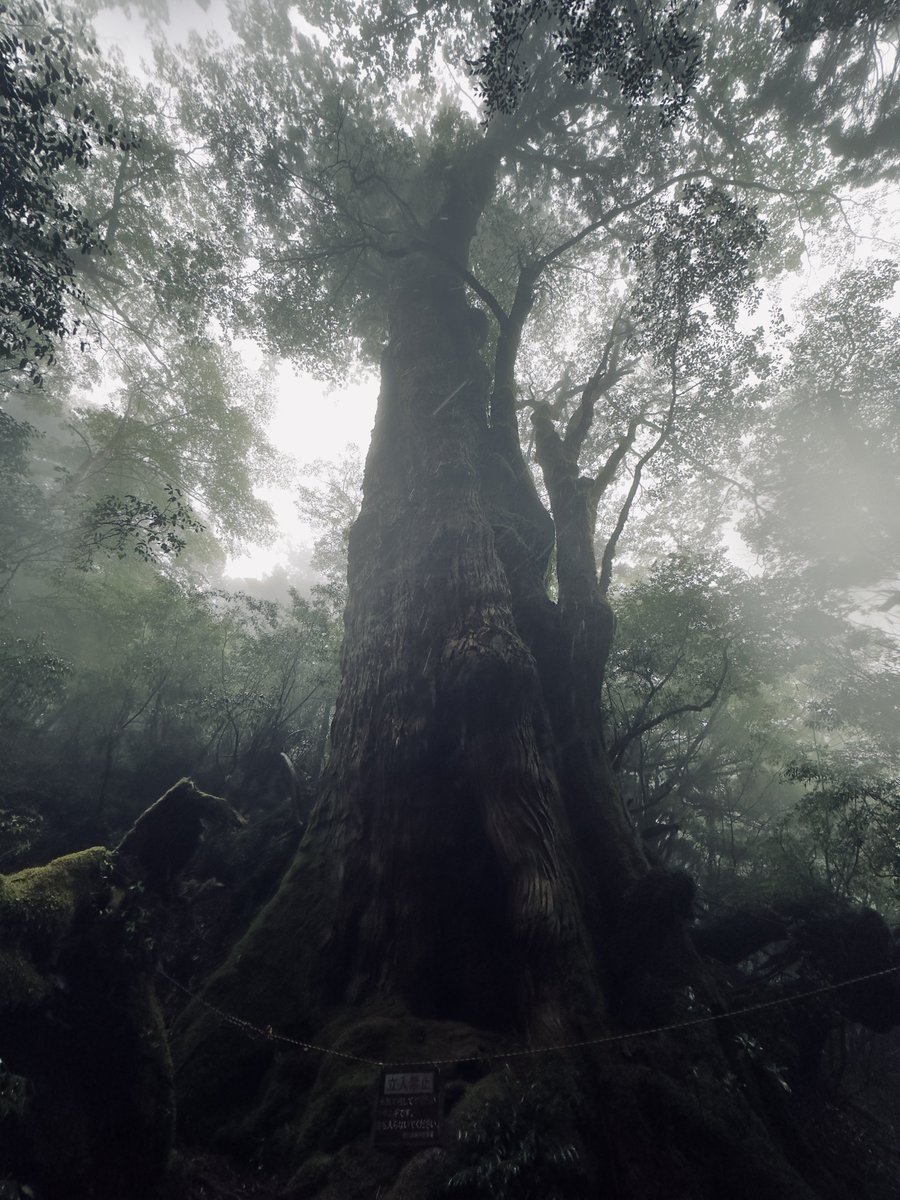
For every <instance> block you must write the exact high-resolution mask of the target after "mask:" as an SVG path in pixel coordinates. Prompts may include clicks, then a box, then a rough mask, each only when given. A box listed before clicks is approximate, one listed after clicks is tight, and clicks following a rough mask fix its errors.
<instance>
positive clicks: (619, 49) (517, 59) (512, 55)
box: [472, 0, 702, 125]
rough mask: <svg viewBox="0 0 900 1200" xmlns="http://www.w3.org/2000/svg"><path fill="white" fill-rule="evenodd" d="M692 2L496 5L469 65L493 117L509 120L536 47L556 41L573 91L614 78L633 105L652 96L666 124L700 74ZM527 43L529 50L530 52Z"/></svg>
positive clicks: (545, 0) (577, 0)
mask: <svg viewBox="0 0 900 1200" xmlns="http://www.w3.org/2000/svg"><path fill="white" fill-rule="evenodd" d="M696 8H697V4H696V2H695V0H666V3H665V4H662V5H659V6H657V5H643V6H638V5H636V4H633V3H628V2H623V0H603V2H602V3H599V4H590V5H588V4H585V3H584V2H583V0H494V3H493V4H492V6H491V37H490V41H489V43H488V45H487V46H486V47H485V49H484V50H483V51H482V53H481V55H480V56H479V57H478V58H477V59H475V60H474V62H473V64H472V66H473V69H474V72H475V75H476V78H477V79H478V81H479V86H480V89H481V92H482V94H483V96H484V98H485V100H486V102H487V107H488V112H491V113H493V112H501V113H512V112H514V111H515V109H516V106H517V104H518V103H519V101H520V100H521V97H522V95H523V93H524V92H525V91H526V90H527V89H528V87H529V86H530V85H531V83H532V80H533V72H534V68H529V67H526V66H525V65H524V62H523V60H524V61H529V60H530V59H532V58H533V57H534V42H535V41H536V40H543V39H544V38H546V37H548V35H549V37H551V38H552V40H553V43H554V45H555V49H556V53H557V54H558V56H559V59H560V61H561V62H562V64H563V67H564V69H565V73H566V76H567V78H568V79H569V80H571V82H572V83H573V84H576V85H584V84H586V83H587V82H588V81H589V80H590V79H591V77H592V76H594V75H596V74H598V73H601V72H602V73H605V74H608V75H611V76H612V77H613V78H614V79H615V80H616V82H617V83H618V84H619V87H620V88H621V91H622V95H623V96H624V97H625V98H626V99H627V100H628V101H629V102H630V103H631V104H638V103H641V102H646V101H648V100H650V99H651V98H652V97H653V96H654V93H655V92H659V93H661V96H660V98H659V100H658V103H659V110H660V118H661V120H662V122H663V124H665V125H668V124H671V123H673V122H674V121H675V120H677V118H678V117H679V116H680V115H681V114H682V113H683V111H684V109H685V107H686V105H687V103H688V98H689V96H690V93H691V90H692V89H693V87H694V86H695V84H696V82H697V79H698V76H699V74H700V70H701V64H702V57H701V40H700V36H699V34H698V32H697V31H696V29H694V28H693V27H692V20H691V18H692V16H693V14H694V12H695V10H696ZM526 43H527V50H526Z"/></svg>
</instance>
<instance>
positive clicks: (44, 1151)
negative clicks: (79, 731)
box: [0, 847, 174, 1200]
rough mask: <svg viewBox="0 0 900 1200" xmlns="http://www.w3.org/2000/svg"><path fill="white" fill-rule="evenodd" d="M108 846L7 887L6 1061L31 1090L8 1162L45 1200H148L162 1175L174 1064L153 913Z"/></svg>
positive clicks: (8, 1132) (0, 1026) (2, 918)
mask: <svg viewBox="0 0 900 1200" xmlns="http://www.w3.org/2000/svg"><path fill="white" fill-rule="evenodd" d="M118 884H119V881H117V878H116V866H115V856H114V855H112V854H111V853H110V852H109V851H108V850H106V849H105V848H102V847H96V848H94V849H91V850H84V851H81V852H79V853H77V854H70V855H67V856H65V857H64V858H60V859H56V860H54V861H53V862H51V863H49V864H48V865H47V866H44V867H33V868H30V869H28V870H25V871H21V872H19V873H18V874H15V875H11V876H6V877H0V1021H2V1023H0V1058H2V1059H3V1062H4V1064H5V1066H6V1068H7V1069H8V1070H9V1071H10V1072H13V1073H15V1074H16V1075H17V1076H19V1077H20V1078H22V1079H23V1080H25V1081H26V1087H25V1091H24V1096H25V1098H24V1102H23V1103H22V1104H21V1105H20V1106H19V1110H18V1111H16V1112H15V1113H8V1114H7V1115H6V1117H5V1119H4V1120H3V1122H2V1123H0V1159H3V1160H4V1161H5V1162H8V1163H9V1164H10V1170H11V1171H12V1172H13V1173H14V1176H15V1177H16V1178H18V1179H20V1180H22V1181H23V1182H27V1183H29V1184H33V1185H34V1186H36V1187H37V1188H38V1189H39V1191H40V1194H41V1195H42V1196H44V1197H47V1200H54V1198H56V1197H66V1198H67V1200H68V1198H71V1197H72V1196H76V1195H77V1196H79V1197H86V1198H87V1197H94V1198H97V1200H101V1198H103V1200H106V1198H108V1200H113V1198H115V1200H123V1198H124V1197H128V1198H129V1200H140V1198H141V1197H144V1196H150V1195H151V1194H152V1193H153V1191H154V1189H155V1187H156V1185H157V1184H158V1182H159V1180H160V1178H161V1177H162V1174H163V1172H164V1171H165V1167H166V1163H167V1160H168V1156H169V1153H170V1150H171V1144H172V1134H173V1125H174V1104H173V1095H172V1067H171V1060H170V1057H169V1051H168V1043H167V1039H166V1032H165V1028H164V1026H163V1022H162V1018H161V1015H160V1012H159V1009H158V1006H157V1004H156V999H155V996H154V992H153V977H152V972H153V962H154V945H155V939H156V935H157V930H156V924H158V916H157V914H156V913H155V911H154V909H153V906H152V905H151V906H150V907H148V906H147V904H146V901H145V897H144V895H143V892H142V889H141V888H140V887H132V888H131V889H128V888H126V887H125V886H124V884H123V885H122V886H118Z"/></svg>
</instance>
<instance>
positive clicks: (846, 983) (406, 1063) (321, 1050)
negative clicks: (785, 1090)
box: [157, 964, 900, 1070]
mask: <svg viewBox="0 0 900 1200" xmlns="http://www.w3.org/2000/svg"><path fill="white" fill-rule="evenodd" d="M157 970H158V972H159V974H160V975H161V976H162V978H163V979H165V980H166V982H167V983H170V984H171V985H172V986H173V987H175V988H177V989H178V990H179V991H180V992H183V993H184V994H185V995H186V996H189V997H190V999H191V1000H193V1001H195V1003H197V1004H200V1005H201V1006H202V1007H203V1008H206V1009H208V1010H209V1012H211V1013H215V1015H216V1016H217V1017H219V1018H221V1020H223V1021H226V1022H227V1023H228V1024H229V1025H234V1026H235V1027H236V1028H238V1029H240V1030H241V1031H242V1032H243V1033H245V1034H247V1036H248V1037H252V1038H266V1039H267V1040H269V1041H274V1042H283V1043H284V1044H286V1045H288V1046H296V1047H298V1048H299V1049H301V1050H304V1051H313V1052H315V1053H316V1054H328V1055H330V1056H331V1057H332V1058H343V1059H347V1060H348V1061H349V1062H356V1063H363V1064H364V1065H365V1066H368V1067H379V1068H380V1069H382V1070H384V1069H385V1068H386V1067H412V1066H418V1065H419V1064H420V1063H423V1062H429V1063H431V1065H432V1066H435V1067H448V1066H455V1065H457V1064H461V1063H472V1062H485V1061H486V1060H493V1059H499V1060H505V1059H508V1058H535V1057H538V1056H539V1055H542V1054H559V1053H561V1052H563V1051H565V1050H582V1049H586V1048H587V1047H589V1046H608V1045H612V1044H614V1043H616V1042H627V1041H630V1040H631V1039H633V1038H645V1037H650V1036H652V1035H654V1034H658V1033H669V1032H671V1031H672V1030H675V1029H688V1028H690V1027H691V1026H694V1025H709V1024H711V1023H712V1022H713V1021H730V1020H732V1019H733V1018H735V1017H743V1016H746V1015H747V1014H748V1013H755V1012H762V1011H763V1010H764V1009H769V1008H779V1007H780V1006H781V1005H783V1004H797V1003H799V1002H800V1001H803V1000H811V999H813V998H814V997H816V996H822V995H825V994H826V993H827V992H836V991H838V990H839V989H840V988H845V987H852V986H853V984H856V983H866V982H868V981H869V980H870V979H881V978H883V977H884V976H886V975H893V974H895V973H896V972H897V971H900V964H898V965H897V966H895V967H887V968H885V969H884V970H882V971H870V972H869V974H868V975H857V976H856V978H855V979H845V980H843V981H842V982H840V983H829V984H826V985H825V986H824V987H818V988H813V989H812V990H811V991H808V992H799V993H798V994H797V995H796V996H781V997H779V998H778V999H777V1000H763V1001H761V1002H760V1003H759V1004H747V1005H745V1006H744V1007H743V1008H735V1009H732V1010H731V1011H729V1012H722V1013H710V1014H709V1015H708V1016H705V1017H691V1018H690V1019H688V1020H686V1021H671V1022H670V1023H669V1024H667V1025H653V1026H649V1027H647V1028H645V1029H634V1030H631V1031H630V1032H628V1033H612V1034H606V1035H605V1036H603V1037H595V1038H585V1039H584V1040H582V1041H577V1042H558V1043H555V1044H554V1045H552V1046H536V1047H531V1048H529V1047H525V1048H519V1049H512V1050H499V1051H486V1052H485V1053H483V1054H470V1055H467V1056H466V1057H464V1058H428V1057H427V1056H424V1055H423V1056H421V1057H419V1058H416V1059H401V1060H400V1061H398V1062H382V1061H381V1059H378V1058H363V1057H361V1056H360V1055H358V1054H349V1053H347V1051H345V1050H336V1049H334V1047H332V1046H317V1045H316V1044H315V1043H314V1042H303V1041H300V1040H299V1039H298V1038H293V1037H289V1036H288V1035H287V1034H285V1033H276V1031H275V1030H274V1029H273V1028H272V1026H271V1025H267V1026H266V1027H265V1028H264V1029H263V1028H261V1027H260V1026H258V1025H254V1024H253V1022H252V1021H245V1020H244V1019H243V1018H242V1017H236V1016H235V1015H234V1014H233V1013H228V1012H225V1011H224V1010H223V1009H221V1008H217V1007H216V1006H215V1005H214V1004H210V1002H209V1001H208V1000H204V999H203V997H202V996H199V995H197V993H196V992H192V991H191V990H190V988H187V987H185V986H184V984H183V983H179V982H178V980H177V979H173V978H172V976H171V975H168V974H167V973H166V972H165V971H164V970H163V969H162V967H158V968H157Z"/></svg>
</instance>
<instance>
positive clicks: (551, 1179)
mask: <svg viewBox="0 0 900 1200" xmlns="http://www.w3.org/2000/svg"><path fill="white" fill-rule="evenodd" d="M571 1124H572V1117H571V1113H570V1112H569V1111H568V1105H567V1103H566V1101H565V1099H564V1098H563V1097H561V1096H560V1095H559V1094H551V1093H549V1091H548V1089H547V1087H546V1086H541V1085H540V1084H538V1083H524V1082H520V1081H518V1080H516V1079H515V1078H513V1077H512V1076H511V1075H509V1076H507V1077H504V1079H503V1083H502V1088H501V1090H500V1093H499V1095H497V1096H494V1097H492V1098H491V1099H489V1100H486V1101H485V1102H484V1103H483V1104H482V1106H481V1108H480V1109H479V1110H478V1111H477V1112H475V1113H474V1114H473V1115H472V1117H471V1119H470V1120H469V1121H468V1123H467V1124H466V1125H464V1126H463V1127H462V1128H461V1129H460V1131H459V1151H460V1154H461V1157H462V1159H463V1165H462V1166H460V1167H459V1169H458V1170H457V1171H456V1172H455V1173H454V1174H453V1175H452V1176H451V1177H450V1179H449V1180H448V1183H447V1191H448V1193H450V1194H454V1195H457V1194H458V1195H460V1196H462V1197H471V1198H472V1200H475V1198H476V1197H483V1196H484V1197H496V1198H497V1200H565V1198H566V1197H568V1196H574V1195H576V1194H578V1189H579V1188H583V1187H584V1184H585V1174H584V1167H583V1165H582V1162H581V1152H580V1150H579V1148H578V1145H577V1143H576V1141H575V1140H568V1139H567V1138H566V1135H565V1133H564V1132H563V1130H566V1129H567V1128H569V1129H570V1128H571Z"/></svg>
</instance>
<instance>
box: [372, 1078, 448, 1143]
mask: <svg viewBox="0 0 900 1200" xmlns="http://www.w3.org/2000/svg"><path fill="white" fill-rule="evenodd" d="M443 1115H444V1093H443V1088H442V1086H441V1075H440V1071H438V1069H437V1067H434V1066H430V1065H427V1064H426V1065H424V1066H404V1067H384V1068H383V1069H382V1072H381V1077H380V1078H379V1080H378V1095H377V1096H376V1098H375V1119H374V1121H373V1125H372V1143H373V1145H375V1146H379V1147H391V1146H393V1147H397V1146H406V1147H409V1148H410V1149H412V1148H418V1147H420V1146H438V1145H440V1141H441V1121H442V1119H443Z"/></svg>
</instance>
